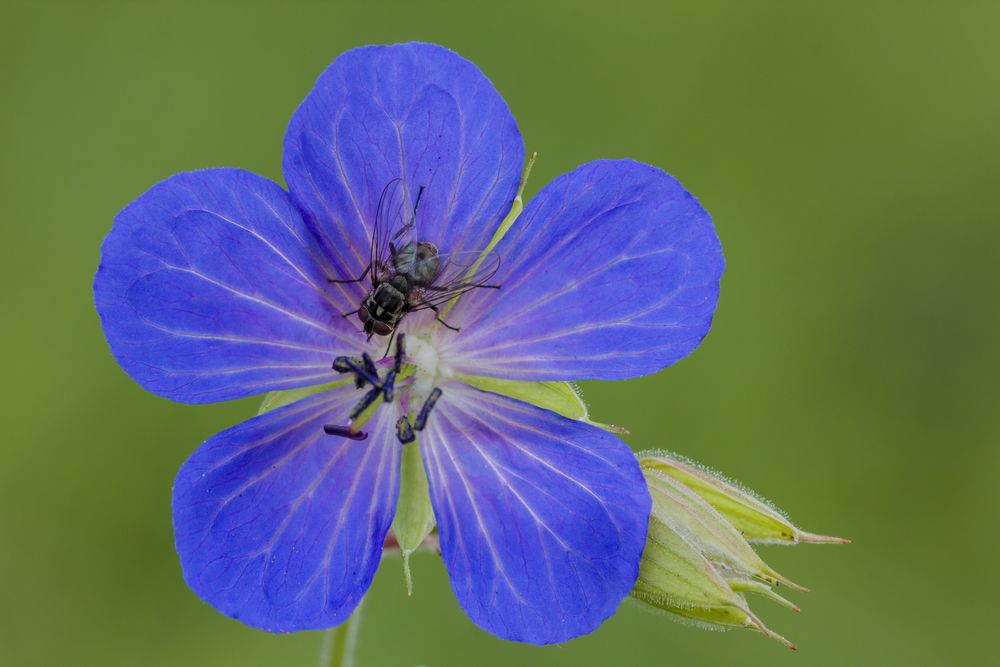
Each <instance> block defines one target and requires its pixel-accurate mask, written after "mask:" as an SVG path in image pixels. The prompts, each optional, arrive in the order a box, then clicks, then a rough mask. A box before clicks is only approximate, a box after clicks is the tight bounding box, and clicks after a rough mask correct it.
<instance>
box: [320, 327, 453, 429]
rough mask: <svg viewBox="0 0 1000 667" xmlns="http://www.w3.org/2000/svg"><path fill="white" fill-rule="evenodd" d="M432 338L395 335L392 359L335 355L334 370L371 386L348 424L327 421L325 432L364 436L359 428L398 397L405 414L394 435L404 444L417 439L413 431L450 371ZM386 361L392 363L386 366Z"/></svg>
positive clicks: (359, 385) (422, 423) (420, 424)
mask: <svg viewBox="0 0 1000 667" xmlns="http://www.w3.org/2000/svg"><path fill="white" fill-rule="evenodd" d="M404 338H405V339H406V341H407V343H406V347H409V348H410V349H409V353H407V349H406V347H404V343H403V340H404ZM411 339H412V340H411ZM434 342H435V339H434V338H431V339H428V338H426V337H423V336H411V337H406V336H405V335H404V334H402V333H400V334H399V335H398V336H397V338H396V353H395V355H394V356H393V357H392V358H391V359H390V358H386V359H383V360H381V361H379V362H378V363H375V361H374V360H372V358H371V356H370V355H369V354H368V353H367V352H365V353H363V354H362V355H361V357H337V358H336V359H334V361H333V369H334V370H335V371H338V372H340V373H350V374H352V375H353V376H354V383H355V386H356V387H357V388H358V389H363V388H365V387H370V389H369V390H368V391H367V392H366V393H365V395H364V396H363V397H362V398H361V400H360V401H358V403H357V405H355V406H354V409H352V410H351V412H350V415H349V421H348V423H347V426H340V425H338V424H326V425H325V426H323V430H324V431H325V432H326V433H327V434H328V435H336V436H340V437H344V438H350V439H351V440H364V439H365V438H367V437H368V434H367V433H364V432H363V431H361V428H362V427H363V426H364V425H365V424H366V423H367V422H368V420H369V419H371V417H372V415H374V414H375V411H376V410H378V408H379V407H380V405H381V404H382V403H383V402H384V403H391V402H392V401H393V400H395V399H396V398H397V397H398V398H399V400H400V403H401V404H402V406H403V411H404V413H406V414H404V415H403V416H402V417H400V418H399V419H398V420H397V422H396V436H397V437H398V438H399V441H400V442H402V443H403V444H404V445H405V444H407V443H410V442H413V441H414V440H415V439H416V435H415V433H414V432H415V431H422V430H423V429H424V426H425V425H426V424H427V418H428V417H429V416H430V413H431V410H433V408H434V405H435V404H436V403H437V400H438V399H439V398H440V397H441V389H439V388H438V387H437V386H436V385H437V384H438V382H440V381H441V380H442V379H443V378H447V377H451V371H450V370H449V369H448V368H447V367H445V366H443V365H442V364H441V363H440V361H441V360H440V356H439V354H438V350H437V347H436V345H435V344H434ZM387 363H388V364H391V365H390V366H388V367H387V368H386V364H387ZM380 367H381V368H380ZM383 369H385V372H384V374H383ZM418 405H419V406H420V408H419V411H416V416H415V417H414V418H413V419H412V421H411V418H410V414H411V413H413V412H414V411H415V410H416V406H418Z"/></svg>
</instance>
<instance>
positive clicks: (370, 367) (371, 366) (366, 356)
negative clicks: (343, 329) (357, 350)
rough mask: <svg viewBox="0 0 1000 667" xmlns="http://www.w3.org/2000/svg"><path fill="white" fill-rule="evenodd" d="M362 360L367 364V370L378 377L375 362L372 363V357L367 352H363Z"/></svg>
mask: <svg viewBox="0 0 1000 667" xmlns="http://www.w3.org/2000/svg"><path fill="white" fill-rule="evenodd" d="M361 359H362V361H364V362H365V370H366V371H368V372H369V373H371V374H372V375H374V376H375V377H378V368H377V367H376V366H375V362H374V361H372V358H371V355H370V354H368V353H367V352H362V353H361Z"/></svg>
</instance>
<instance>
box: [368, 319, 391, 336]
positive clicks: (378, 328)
mask: <svg viewBox="0 0 1000 667" xmlns="http://www.w3.org/2000/svg"><path fill="white" fill-rule="evenodd" d="M372 328H373V329H374V330H375V333H376V334H378V335H379V336H388V335H389V334H391V333H392V327H391V326H389V325H388V324H386V323H385V322H376V323H375V326H374V327H372Z"/></svg>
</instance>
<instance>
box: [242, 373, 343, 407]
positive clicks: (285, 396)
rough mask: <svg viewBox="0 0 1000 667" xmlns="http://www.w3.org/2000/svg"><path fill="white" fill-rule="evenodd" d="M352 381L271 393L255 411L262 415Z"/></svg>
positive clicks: (340, 381) (338, 381)
mask: <svg viewBox="0 0 1000 667" xmlns="http://www.w3.org/2000/svg"><path fill="white" fill-rule="evenodd" d="M353 381H354V380H351V379H345V380H337V381H336V382H328V383H327V384H317V385H312V386H310V387H298V388H296V389H285V390H283V391H272V392H270V393H269V394H267V395H266V396H264V400H263V401H262V402H261V404H260V408H258V409H257V414H258V415H262V414H264V413H265V412H270V411H271V410H274V409H275V408H282V407H284V406H286V405H290V404H292V403H294V402H295V401H299V400H302V399H303V398H308V397H310V396H312V395H313V394H318V393H320V392H323V391H328V390H330V389H333V388H334V387H340V386H343V385H345V384H347V383H349V382H353Z"/></svg>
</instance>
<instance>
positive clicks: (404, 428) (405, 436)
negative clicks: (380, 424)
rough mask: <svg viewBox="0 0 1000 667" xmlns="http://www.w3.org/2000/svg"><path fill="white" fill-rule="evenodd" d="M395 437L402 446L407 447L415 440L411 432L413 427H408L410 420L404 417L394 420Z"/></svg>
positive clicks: (415, 436) (415, 437) (414, 434)
mask: <svg viewBox="0 0 1000 667" xmlns="http://www.w3.org/2000/svg"><path fill="white" fill-rule="evenodd" d="M396 437H397V438H399V441H400V442H401V443H403V444H404V445H408V444H410V443H411V442H413V441H414V440H416V439H417V434H416V433H414V432H413V426H411V425H410V420H409V419H408V418H407V417H406V415H403V416H402V417H400V418H399V419H397V420H396Z"/></svg>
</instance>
